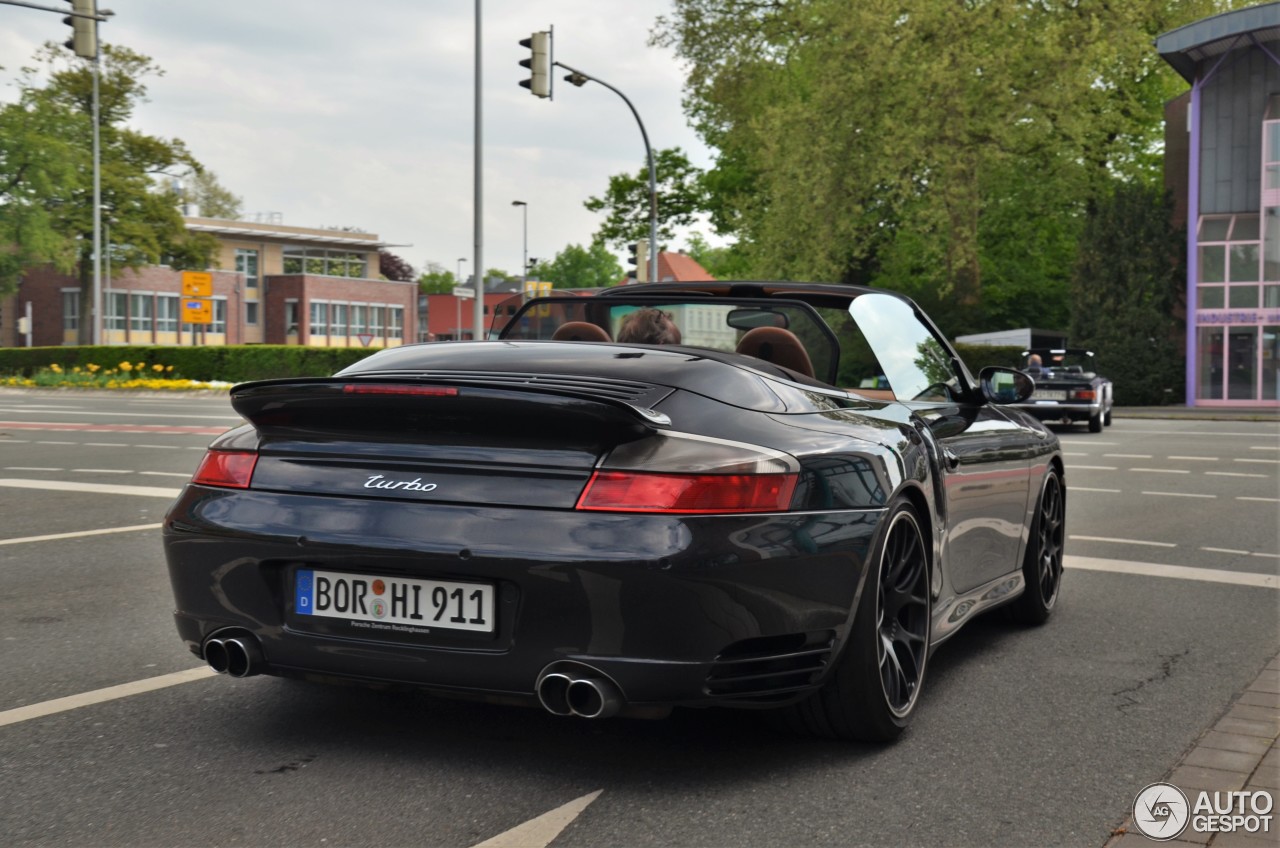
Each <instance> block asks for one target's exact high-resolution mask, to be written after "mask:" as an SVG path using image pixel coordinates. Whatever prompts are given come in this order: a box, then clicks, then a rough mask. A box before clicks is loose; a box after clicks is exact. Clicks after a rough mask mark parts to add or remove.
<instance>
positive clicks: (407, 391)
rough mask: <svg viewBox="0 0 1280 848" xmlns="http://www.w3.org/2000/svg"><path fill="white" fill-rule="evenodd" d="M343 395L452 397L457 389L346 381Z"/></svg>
mask: <svg viewBox="0 0 1280 848" xmlns="http://www.w3.org/2000/svg"><path fill="white" fill-rule="evenodd" d="M342 393H343V394H344V395H417V396H418V397H453V396H454V395H456V394H457V393H458V390H457V389H455V388H453V387H452V386H391V385H387V384H386V383H365V384H360V383H348V384H347V385H345V386H343V387H342Z"/></svg>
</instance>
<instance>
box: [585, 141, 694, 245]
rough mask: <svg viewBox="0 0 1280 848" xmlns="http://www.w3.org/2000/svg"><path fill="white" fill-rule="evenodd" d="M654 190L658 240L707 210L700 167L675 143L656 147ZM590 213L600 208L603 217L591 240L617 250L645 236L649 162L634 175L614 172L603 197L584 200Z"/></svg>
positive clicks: (647, 230)
mask: <svg viewBox="0 0 1280 848" xmlns="http://www.w3.org/2000/svg"><path fill="white" fill-rule="evenodd" d="M653 159H654V170H655V174H656V181H657V195H658V240H659V241H670V240H671V239H672V238H674V237H675V228H676V227H687V226H689V225H690V224H692V223H693V222H694V221H695V219H696V218H697V216H698V215H699V214H700V213H702V212H705V211H707V203H706V190H705V189H704V188H703V185H702V171H701V170H699V169H698V168H697V167H695V166H694V165H693V164H691V163H690V162H689V157H688V156H686V155H685V152H684V151H683V150H681V149H680V148H678V147H670V148H667V149H665V150H658V151H656V152H655V153H654V155H653ZM583 205H584V206H586V207H587V209H589V210H590V211H592V212H604V213H605V220H604V223H602V224H601V225H600V229H599V230H598V231H597V232H596V234H595V236H594V240H595V241H599V242H603V243H605V244H607V245H612V246H613V247H614V248H617V249H618V250H623V249H625V248H626V246H627V245H628V244H629V243H631V242H634V241H637V240H639V239H647V238H649V223H650V215H649V212H650V210H649V165H648V163H647V162H646V163H645V165H644V167H642V168H641V169H640V171H639V172H638V173H636V174H615V175H614V176H612V177H610V178H609V187H608V189H607V190H606V191H605V194H604V197H591V198H588V199H587V201H586V202H585V203H584V204H583Z"/></svg>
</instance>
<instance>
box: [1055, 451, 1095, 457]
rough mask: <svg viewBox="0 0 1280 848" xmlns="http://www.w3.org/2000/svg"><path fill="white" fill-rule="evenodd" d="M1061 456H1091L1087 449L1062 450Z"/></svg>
mask: <svg viewBox="0 0 1280 848" xmlns="http://www.w3.org/2000/svg"><path fill="white" fill-rule="evenodd" d="M1062 455H1063V456H1092V454H1090V453H1089V452H1088V451H1074V452H1073V451H1063V452H1062Z"/></svg>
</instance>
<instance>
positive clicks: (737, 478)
mask: <svg viewBox="0 0 1280 848" xmlns="http://www.w3.org/2000/svg"><path fill="white" fill-rule="evenodd" d="M796 479H797V475H795V474H652V473H644V472H637V471H597V472H596V473H595V474H594V475H593V476H592V477H591V480H589V481H588V482H587V488H586V489H585V490H583V492H582V496H581V497H580V498H578V506H577V508H578V509H582V510H593V511H601V512H681V513H726V512H782V511H785V510H786V509H787V508H788V507H789V506H790V504H791V495H792V493H793V492H795V488H796Z"/></svg>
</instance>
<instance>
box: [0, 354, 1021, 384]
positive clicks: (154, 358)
mask: <svg viewBox="0 0 1280 848" xmlns="http://www.w3.org/2000/svg"><path fill="white" fill-rule="evenodd" d="M957 351H958V352H959V354H960V357H961V358H962V359H963V360H964V362H965V364H966V365H968V366H969V370H970V371H972V372H973V374H974V376H977V373H978V372H979V371H980V370H982V368H983V367H984V366H987V365H1013V366H1016V365H1019V364H1020V363H1021V361H1022V348H1020V347H994V346H990V345H958V346H957ZM373 352H374V351H372V350H369V349H368V348H359V347H303V346H301V345H210V346H207V347H175V346H161V345H109V346H107V345H98V346H92V345H84V346H59V347H5V348H0V374H11V375H21V376H23V377H30V376H31V374H32V373H33V372H34V371H36V370H37V369H39V368H47V367H48V366H50V365H54V364H57V365H61V366H62V367H63V368H65V369H68V370H69V369H71V368H74V367H75V366H77V365H78V366H80V367H82V368H83V367H84V366H86V365H88V364H90V363H94V364H97V365H101V366H102V367H103V368H114V367H116V365H118V364H119V363H121V362H131V363H133V364H134V365H137V364H138V363H139V362H141V363H143V364H144V365H145V366H146V367H147V368H148V369H149V368H150V367H151V366H152V365H165V366H168V365H172V366H173V373H174V374H175V375H177V376H179V377H183V378H186V379H188V380H202V381H206V380H224V381H226V382H228V383H243V382H245V381H247V380H269V379H273V378H277V377H327V376H329V375H330V374H333V373H335V372H337V371H340V370H342V369H343V368H346V367H347V366H348V365H350V364H351V363H353V362H357V361H359V360H361V359H364V358H365V357H366V356H369V355H370V354H371V353H373Z"/></svg>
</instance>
